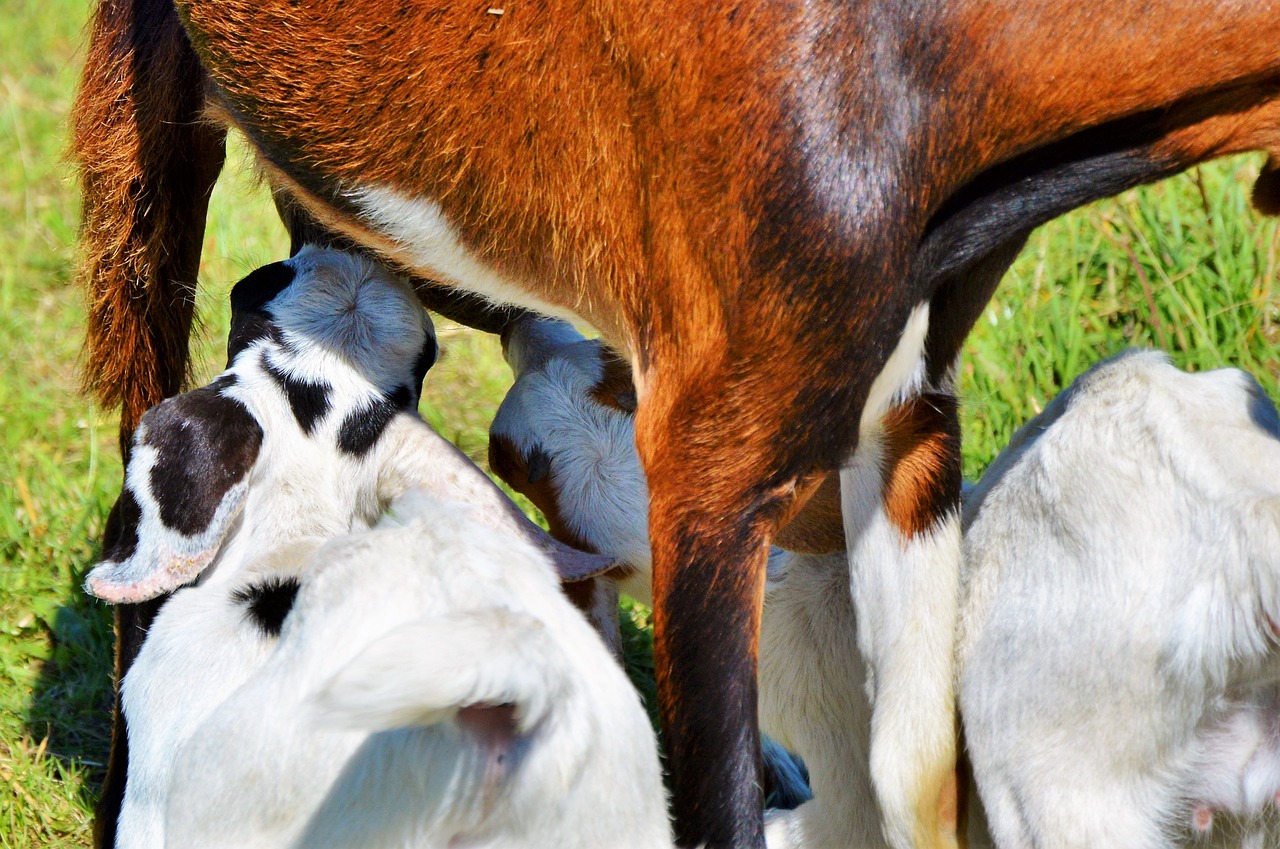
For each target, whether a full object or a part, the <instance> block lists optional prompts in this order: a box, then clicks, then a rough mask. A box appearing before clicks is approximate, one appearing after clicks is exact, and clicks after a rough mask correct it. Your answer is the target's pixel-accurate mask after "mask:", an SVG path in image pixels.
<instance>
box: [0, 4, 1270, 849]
mask: <svg viewBox="0 0 1280 849" xmlns="http://www.w3.org/2000/svg"><path fill="white" fill-rule="evenodd" d="M87 16H88V10H87V2H86V0H43V1H42V2H40V3H36V2H33V0H0V150H3V151H4V152H5V154H6V155H5V156H4V157H0V355H2V356H3V361H4V362H6V363H8V364H9V366H8V368H7V370H6V372H5V374H4V377H3V379H2V380H0V480H3V485H2V486H0V500H2V503H0V849H5V847H33V846H51V847H58V846H84V845H87V843H88V835H89V821H90V811H91V809H92V805H93V803H94V800H95V793H96V787H97V784H98V782H99V781H100V778H101V765H102V764H103V763H104V762H105V758H106V752H107V743H108V740H107V733H108V724H107V713H106V711H107V707H108V704H109V680H108V674H109V670H110V643H111V635H110V628H109V618H110V617H109V611H108V610H107V609H106V607H105V606H103V605H101V604H98V603H95V602H91V601H89V600H88V599H86V598H85V597H84V595H83V593H82V592H81V591H80V589H79V587H80V582H81V580H82V578H83V575H84V573H85V571H86V570H87V568H88V567H89V565H90V564H91V563H92V562H93V560H94V557H95V553H96V540H97V539H98V538H99V536H100V534H101V531H102V522H103V517H104V516H105V514H106V511H107V508H108V507H109V506H110V503H111V500H112V499H113V498H114V496H115V494H116V492H117V491H118V487H119V480H120V461H119V456H118V452H117V450H116V447H115V428H116V425H115V419H114V417H113V416H112V415H110V414H105V413H103V412H102V411H99V410H96V409H94V408H93V407H92V406H91V405H90V404H88V403H87V402H86V401H85V399H84V398H83V397H81V395H80V394H79V392H78V389H77V368H78V359H79V345H80V340H81V338H82V334H83V330H82V327H83V299H82V297H81V295H80V293H79V292H78V291H77V290H76V289H75V288H74V287H73V285H72V281H71V274H72V271H71V269H72V266H73V261H74V255H75V254H74V252H75V248H74V241H75V227H76V221H77V215H78V211H77V200H76V196H75V192H74V187H73V185H72V183H71V181H70V169H69V168H68V167H67V165H66V163H65V162H64V161H63V160H62V158H61V157H62V154H63V148H64V145H65V121H66V115H67V111H68V108H69V106H70V99H71V96H72V90H73V86H74V82H75V77H76V73H77V70H78V67H79V61H80V60H79V56H78V53H77V51H78V50H79V43H80V41H81V39H82V36H83V26H84V21H85V20H86V19H87ZM240 161H241V162H242V160H240ZM1257 168H1258V162H1257V160H1255V159H1237V160H1232V161H1230V162H1227V163H1222V164H1217V165H1214V166H1211V167H1206V168H1203V169H1200V170H1197V171H1194V172H1192V173H1191V174H1190V175H1186V176H1182V177H1178V178H1175V179H1174V180H1171V181H1168V182H1166V183H1162V184H1160V185H1157V186H1153V187H1150V188H1147V189H1144V190H1141V191H1136V192H1129V193H1126V194H1125V195H1123V196H1122V197H1120V198H1118V199H1116V200H1113V201H1107V202H1103V203H1099V204H1096V205H1095V206H1093V207H1091V208H1089V209H1086V210H1082V211H1080V212H1078V213H1076V214H1074V215H1072V216H1070V217H1068V218H1066V219H1063V220H1061V221H1059V222H1055V223H1054V224H1052V225H1050V226H1048V227H1045V228H1042V229H1041V230H1039V231H1038V232H1037V233H1035V234H1034V235H1033V236H1032V238H1031V240H1030V243H1029V244H1028V246H1027V249H1026V250H1025V251H1024V252H1023V254H1022V256H1021V257H1020V258H1019V259H1018V261H1017V263H1016V264H1015V265H1014V267H1013V269H1012V271H1011V272H1010V274H1009V276H1008V278H1007V279H1006V281H1005V282H1004V284H1003V285H1002V287H1001V290H1000V292H999V294H998V295H997V297H996V299H995V301H993V303H992V304H991V306H990V308H989V309H988V310H987V312H986V313H985V314H984V316H983V318H982V320H981V321H980V322H979V324H978V327H977V328H976V329H975V331H974V333H973V336H972V338H971V339H970V341H969V344H968V347H967V349H966V352H965V356H964V359H963V362H962V370H961V391H962V395H963V398H964V406H963V422H964V428H965V471H966V474H967V475H968V476H970V477H974V476H976V475H978V474H979V473H980V472H981V470H982V468H983V467H984V466H985V465H986V463H988V462H989V461H990V459H991V458H992V457H993V456H994V454H995V453H996V451H997V450H998V448H999V447H1000V446H1001V445H1003V444H1004V443H1005V442H1006V441H1007V439H1008V437H1009V434H1010V433H1011V431H1012V429H1013V428H1015V427H1016V426H1017V425H1018V424H1020V423H1021V422H1023V421H1025V420H1026V419H1027V418H1029V417H1030V416H1032V415H1034V414H1035V413H1036V412H1038V411H1039V410H1040V409H1041V408H1042V407H1043V406H1044V404H1045V403H1046V401H1047V399H1048V398H1050V397H1052V396H1053V395H1054V394H1055V393H1056V392H1057V391H1058V390H1059V389H1060V388H1061V387H1063V386H1065V385H1066V384H1067V383H1069V382H1070V381H1071V380H1072V379H1073V378H1074V377H1075V376H1076V375H1077V374H1079V373H1080V372H1081V371H1083V370H1084V369H1086V368H1087V367H1088V366H1089V365H1091V364H1092V363H1094V362H1096V361H1097V360H1098V359H1100V358H1101V357H1104V356H1106V355H1109V354H1112V353H1114V352H1116V351H1118V350H1120V349H1122V348H1124V347H1126V346H1128V345H1148V346H1156V347H1160V348H1164V349H1166V350H1169V351H1170V352H1171V353H1172V354H1173V356H1174V359H1175V360H1176V361H1177V362H1178V364H1179V365H1181V366H1183V367H1185V368H1188V369H1195V370H1201V369H1208V368H1215V367H1218V366H1221V365H1227V364H1235V365H1239V366H1241V367H1243V368H1246V369H1247V370H1249V371H1250V372H1252V373H1253V374H1254V375H1256V376H1257V377H1258V378H1259V379H1260V380H1261V381H1262V383H1263V385H1264V387H1265V388H1266V390H1267V392H1268V393H1269V394H1270V395H1271V397H1272V398H1273V399H1275V398H1277V397H1280V356H1278V352H1280V287H1278V286H1277V284H1276V279H1275V278H1276V264H1277V263H1276V259H1277V252H1278V249H1280V241H1278V239H1280V237H1278V236H1277V231H1276V225H1275V224H1274V223H1273V222H1264V221H1260V220H1259V219H1258V217H1257V216H1256V215H1255V214H1254V213H1253V212H1252V211H1251V210H1250V209H1249V208H1248V204H1247V193H1248V188H1249V186H1250V185H1251V181H1252V178H1253V177H1254V176H1255V175H1256V173H1257ZM285 247H286V241H285V238H284V235H283V233H282V232H281V230H280V228H279V226H278V224H277V223H276V221H275V218H274V216H273V214H272V212H271V209H270V206H269V204H268V202H267V200H266V197H265V194H264V192H263V190H262V189H261V187H259V186H257V185H255V183H254V181H253V179H252V177H251V175H250V174H249V173H248V170H247V168H246V167H245V166H244V165H243V164H241V165H239V166H233V167H232V169H231V173H229V175H228V179H224V181H223V183H222V184H221V185H220V186H219V189H218V192H217V195H216V197H215V201H214V204H213V211H212V220H211V225H210V228H209V231H208V235H207V239H206V244H205V262H204V267H203V269H202V281H203V288H202V291H201V295H200V300H199V315H200V321H199V345H198V360H199V363H200V365H199V367H198V369H197V377H198V379H202V378H205V377H208V376H210V375H212V374H214V373H216V372H217V371H218V370H220V369H221V366H222V362H221V358H220V355H219V351H220V350H221V347H222V344H223V342H224V339H225V333H226V330H225V327H226V308H225V296H226V293H227V291H228V289H229V287H230V285H231V284H232V283H234V281H235V280H237V279H238V278H239V277H240V276H242V275H243V274H244V273H245V272H247V271H248V270H250V269H252V268H254V267H256V266H257V265H259V264H262V263H264V262H267V261H271V260H274V259H278V258H280V257H281V256H283V255H284V252H285ZM441 340H442V345H443V348H444V356H443V359H442V362H441V363H440V365H439V366H438V367H437V368H436V369H434V370H433V371H432V373H431V375H430V376H429V377H428V381H427V397H426V398H425V400H424V404H423V413H424V415H425V416H426V417H427V418H428V420H429V421H431V423H432V424H433V425H434V426H435V427H437V428H438V429H439V430H440V431H441V432H442V433H443V434H444V435H445V436H447V437H448V438H450V439H451V440H454V441H455V442H456V443H458V444H459V445H460V446H461V447H462V448H463V450H464V451H466V452H467V453H468V454H470V455H471V456H472V457H475V458H477V459H481V458H482V455H483V453H484V446H485V445H486V443H487V425H488V421H489V419H490V418H491V416H492V414H493V410H494V408H495V407H496V405H497V403H498V401H499V400H500V399H501V396H502V393H503V392H504V391H505V388H506V386H507V384H508V383H509V381H510V377H509V374H508V373H507V371H506V368H505V366H504V365H503V364H502V362H501V358H500V355H499V353H498V350H497V345H496V343H495V342H494V341H493V340H492V339H489V338H486V337H482V336H478V335H476V334H473V333H470V332H466V331H462V330H459V329H457V328H451V327H442V328H441ZM647 616H648V612H647V611H645V610H643V609H642V608H635V607H632V608H629V609H628V618H629V620H631V621H632V622H633V623H635V624H636V625H638V626H640V627H633V628H631V629H629V631H628V642H629V645H630V646H631V649H632V652H633V653H634V654H636V655H637V656H642V655H643V652H644V650H645V648H646V641H647V633H646V631H645V630H644V627H643V626H645V625H646V624H647ZM642 677H643V676H642Z"/></svg>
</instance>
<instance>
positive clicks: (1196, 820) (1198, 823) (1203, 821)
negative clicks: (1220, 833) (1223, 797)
mask: <svg viewBox="0 0 1280 849" xmlns="http://www.w3.org/2000/svg"><path fill="white" fill-rule="evenodd" d="M1191 823H1192V825H1193V826H1195V830H1196V831H1198V832H1199V833H1200V834H1206V833H1208V831H1209V829H1211V828H1213V809H1211V808H1210V807H1209V806H1208V805H1196V807H1195V810H1194V811H1193V812H1192V814H1191Z"/></svg>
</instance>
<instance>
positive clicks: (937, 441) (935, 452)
mask: <svg viewBox="0 0 1280 849" xmlns="http://www.w3.org/2000/svg"><path fill="white" fill-rule="evenodd" d="M884 427H885V478H884V494H883V496H882V498H883V500H884V510H885V514H886V515H887V516H888V517H889V521H890V522H892V523H893V524H894V526H896V527H897V528H898V530H900V531H901V532H902V534H903V536H906V537H912V536H917V535H919V534H923V533H927V532H928V531H930V530H931V529H932V528H933V527H934V526H935V525H936V524H937V522H938V517H939V516H940V515H941V514H942V513H944V512H946V511H947V510H949V509H953V508H955V507H956V506H957V504H958V497H959V494H960V428H959V426H958V420H957V416H956V399H955V397H954V396H952V395H949V394H946V393H941V392H929V393H926V394H923V395H921V396H919V397H917V398H913V399H911V400H910V401H908V402H906V403H905V404H899V405H898V406H896V407H894V408H893V409H891V410H890V411H889V412H888V414H887V415H886V416H885V419H884Z"/></svg>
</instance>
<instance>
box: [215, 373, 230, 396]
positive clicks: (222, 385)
mask: <svg viewBox="0 0 1280 849" xmlns="http://www.w3.org/2000/svg"><path fill="white" fill-rule="evenodd" d="M235 385H236V376H235V375H234V374H231V373H230V372H228V373H226V374H221V375H219V376H218V378H217V379H216V380H215V381H214V382H213V383H210V384H209V388H210V389H212V390H213V391H214V392H217V393H219V394H221V393H222V391H223V390H224V389H230V388H231V387H233V386H235Z"/></svg>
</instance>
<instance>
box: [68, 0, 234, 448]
mask: <svg viewBox="0 0 1280 849" xmlns="http://www.w3.org/2000/svg"><path fill="white" fill-rule="evenodd" d="M203 83H204V72H203V70H202V69H201V67H200V63H199V60H198V59H197V57H196V54H195V51H194V50H193V49H192V47H191V43H190V42H189V41H188V39H187V35H186V33H185V32H184V31H183V29H182V24H181V21H180V20H179V18H178V12H177V9H176V8H175V7H174V5H173V3H172V0H102V2H101V3H100V4H99V6H98V9H97V12H96V14H95V16H94V21H93V34H92V36H91V39H90V42H89V51H88V56H87V58H86V61H85V67H84V74H83V76H82V77H81V79H80V89H79V92H78V93H77V96H76V102H75V107H74V109H73V111H72V116H71V121H72V155H73V156H74V158H75V160H76V163H77V165H78V172H79V177H80V188H81V193H82V197H83V212H82V213H81V231H80V244H81V266H80V271H79V276H80V279H81V280H82V281H83V284H84V286H85V289H86V291H87V293H88V302H89V304H88V309H89V316H88V328H87V338H86V342H85V345H86V365H85V374H84V382H85V387H86V389H88V390H90V391H92V392H93V393H94V395H95V396H96V397H97V398H98V400H99V402H101V403H102V404H103V405H104V406H106V407H108V408H110V407H114V406H116V405H117V404H119V405H121V406H122V411H121V422H120V428H121V445H122V447H126V446H127V442H128V438H129V434H131V433H132V432H133V429H134V427H135V426H136V425H137V423H138V420H139V419H140V418H141V417H142V414H143V413H144V412H145V411H146V410H147V408H149V407H151V406H152V405H153V404H155V403H157V402H159V401H160V400H161V399H162V398H165V397H167V396H169V395H173V394H175V393H177V392H178V391H179V390H180V389H181V388H182V385H183V382H184V380H185V379H186V376H187V370H188V336H189V334H190V330H191V319H192V314H193V309H194V293H195V286H196V273H197V271H198V269H199V266H200V249H201V243H202V242H203V240H204V224H205V214H206V212H207V210H208V206H209V196H210V194H211V193H212V191H213V184H214V182H215V181H216V180H217V177H218V173H219V172H220V171H221V170H222V163H223V159H224V156H225V141H226V131H225V130H224V129H223V128H221V127H219V126H216V125H215V124H213V123H211V122H209V121H207V120H205V119H204V117H203V115H202V112H203V108H204V91H203Z"/></svg>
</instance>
